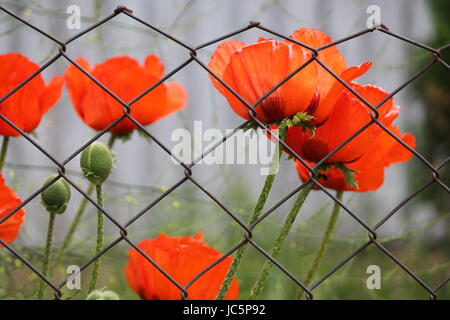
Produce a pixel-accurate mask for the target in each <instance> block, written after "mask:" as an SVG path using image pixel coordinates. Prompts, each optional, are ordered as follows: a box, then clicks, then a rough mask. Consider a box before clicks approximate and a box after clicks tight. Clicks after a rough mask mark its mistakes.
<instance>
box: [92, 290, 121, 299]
mask: <svg viewBox="0 0 450 320" xmlns="http://www.w3.org/2000/svg"><path fill="white" fill-rule="evenodd" d="M86 300H120V299H119V296H118V295H117V293H115V292H114V291H111V290H104V291H103V290H95V291H92V292H91V293H90V294H89V295H88V296H87V298H86Z"/></svg>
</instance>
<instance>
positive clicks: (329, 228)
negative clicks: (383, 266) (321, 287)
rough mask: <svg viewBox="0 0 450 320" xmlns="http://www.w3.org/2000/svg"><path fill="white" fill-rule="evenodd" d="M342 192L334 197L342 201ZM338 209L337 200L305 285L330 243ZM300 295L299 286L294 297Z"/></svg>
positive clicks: (308, 283) (301, 291)
mask: <svg viewBox="0 0 450 320" xmlns="http://www.w3.org/2000/svg"><path fill="white" fill-rule="evenodd" d="M343 194H344V192H342V191H337V192H336V198H337V199H338V200H339V201H342V196H343ZM340 209H341V206H340V205H339V204H338V203H337V202H335V203H334V206H333V212H332V213H331V217H330V220H328V225H327V228H326V230H325V234H324V236H323V238H322V242H321V243H320V246H319V249H318V250H317V252H316V254H315V256H314V260H313V262H312V263H311V266H310V267H309V270H308V273H307V275H306V280H305V282H304V284H305V286H309V285H310V284H311V281H312V279H313V278H314V275H315V274H316V272H317V269H318V268H319V265H320V262H321V261H322V258H323V256H324V254H325V251H326V249H327V247H328V244H329V243H330V240H331V236H332V235H333V230H334V227H335V226H336V222H337V219H338V216H339V211H340ZM302 297H303V289H302V288H300V289H299V290H298V291H297V294H296V298H297V299H302Z"/></svg>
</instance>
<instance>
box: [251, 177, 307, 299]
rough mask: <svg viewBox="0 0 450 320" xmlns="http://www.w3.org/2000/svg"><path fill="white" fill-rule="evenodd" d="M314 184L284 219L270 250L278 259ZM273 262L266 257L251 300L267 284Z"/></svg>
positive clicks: (300, 197) (301, 192) (301, 194)
mask: <svg viewBox="0 0 450 320" xmlns="http://www.w3.org/2000/svg"><path fill="white" fill-rule="evenodd" d="M313 186H314V184H313V183H309V184H307V185H306V186H305V187H304V188H303V189H302V190H301V191H300V193H299V194H298V197H297V200H295V203H294V206H293V207H292V209H291V211H290V212H289V215H288V216H287V218H286V220H285V221H284V224H283V226H282V228H281V230H280V233H279V235H278V237H277V239H276V240H275V243H274V245H273V247H272V249H271V251H270V255H271V256H272V257H273V258H274V259H277V258H278V257H279V255H280V252H281V249H282V248H283V245H284V243H285V241H286V238H287V236H288V234H289V231H290V230H291V228H292V224H293V223H294V221H295V218H296V217H297V214H298V213H299V211H300V209H301V208H302V206H303V203H304V202H305V200H306V198H307V197H308V195H309V193H310V192H311V189H312V187H313ZM272 266H273V263H272V261H270V260H269V259H266V261H265V262H264V266H263V267H262V269H261V271H260V273H259V275H258V277H257V278H256V281H255V283H254V284H253V287H252V289H251V290H250V294H249V295H248V299H249V300H255V299H257V298H258V297H259V295H260V293H261V291H262V289H263V288H264V286H265V285H266V282H267V279H268V277H269V274H270V270H271V269H272Z"/></svg>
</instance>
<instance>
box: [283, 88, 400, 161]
mask: <svg viewBox="0 0 450 320" xmlns="http://www.w3.org/2000/svg"><path fill="white" fill-rule="evenodd" d="M351 86H352V87H353V89H355V90H356V91H357V92H358V93H359V94H360V95H361V96H362V97H364V98H365V99H366V100H367V101H368V102H369V103H370V104H372V105H376V104H378V103H379V102H381V101H382V100H383V99H384V98H386V97H387V96H388V93H387V92H386V91H384V90H382V89H381V88H379V87H377V86H374V85H359V84H355V83H352V84H351ZM370 111H371V110H370V109H369V108H368V107H367V106H366V105H364V104H363V103H362V102H361V101H360V100H359V99H358V98H357V97H355V96H354V95H353V94H352V93H351V92H349V91H344V92H342V93H341V96H340V97H339V99H338V100H337V101H336V103H335V106H334V108H333V111H332V112H331V114H330V116H329V118H328V120H327V121H326V122H325V123H324V124H323V125H322V126H320V127H318V128H317V129H316V131H315V134H314V135H313V136H311V135H310V133H309V132H308V131H304V130H302V128H300V127H291V128H289V130H288V133H287V136H286V143H287V144H288V145H289V146H290V147H291V148H292V149H293V150H294V151H295V152H296V153H297V154H298V155H299V156H300V157H302V158H303V159H305V160H307V161H310V162H314V163H316V162H319V161H320V160H321V159H322V158H324V157H325V156H326V155H328V154H329V153H330V152H331V151H333V149H335V148H336V147H338V146H339V145H340V144H341V143H343V142H344V141H346V140H347V139H348V138H350V137H351V136H352V135H353V134H354V133H356V132H357V131H358V130H359V129H360V128H362V127H363V126H364V125H366V124H367V123H368V122H369V121H370V120H371V118H370ZM378 112H379V121H380V122H381V123H382V124H384V125H385V126H387V125H389V124H391V123H392V121H394V119H395V118H396V117H397V116H398V114H399V112H400V108H399V107H398V106H395V105H394V101H393V98H391V99H388V100H387V101H386V102H385V103H383V105H382V106H380V107H379V108H378ZM382 131H383V129H382V128H380V126H378V125H377V124H372V125H371V126H369V127H368V128H366V129H365V130H364V131H363V132H362V133H360V134H359V135H357V136H356V137H355V138H353V139H352V140H351V141H349V142H348V143H347V144H346V145H344V146H343V147H342V148H341V149H339V150H338V151H337V152H336V153H335V154H333V155H332V156H331V157H330V158H329V159H328V161H327V162H343V163H350V162H353V161H355V160H358V159H359V158H360V157H361V156H362V155H363V154H365V153H366V152H367V151H368V150H369V148H370V147H371V143H372V141H374V139H376V138H377V136H378V135H379V134H380V133H381V132H382Z"/></svg>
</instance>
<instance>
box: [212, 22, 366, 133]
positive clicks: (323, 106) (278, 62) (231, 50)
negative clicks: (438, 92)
mask: <svg viewBox="0 0 450 320" xmlns="http://www.w3.org/2000/svg"><path fill="white" fill-rule="evenodd" d="M291 37H292V38H293V39H295V40H297V41H300V42H302V43H304V44H307V45H309V46H312V47H320V46H322V45H325V44H328V43H331V42H332V39H331V38H330V37H328V36H327V35H326V34H325V33H323V32H321V31H318V30H313V29H306V28H304V29H300V30H297V31H295V32H294V33H293V34H292V35H291ZM310 58H311V52H310V51H309V50H307V49H304V48H303V47H301V46H299V45H297V44H294V43H292V42H290V41H283V42H281V41H276V40H273V39H264V38H261V39H260V40H259V42H258V43H256V44H251V45H247V44H246V43H244V42H239V41H235V40H231V41H226V42H223V43H222V44H220V45H219V46H218V47H217V49H216V50H215V52H214V54H213V55H212V57H211V60H210V62H209V64H208V67H209V68H210V69H211V70H212V71H213V72H214V73H215V74H216V75H217V76H218V77H219V78H221V79H222V80H223V81H224V82H225V83H226V84H227V85H228V86H230V87H231V88H232V89H233V90H234V91H236V93H238V94H239V95H240V96H241V97H242V98H243V99H244V100H245V101H246V102H247V103H249V104H254V103H255V102H256V101H258V99H260V98H261V97H262V96H263V95H264V94H266V93H267V92H268V91H269V90H270V89H272V88H273V87H275V86H276V85H277V84H279V83H280V82H281V81H282V80H283V79H284V78H286V77H287V76H288V75H290V74H291V73H292V72H294V71H295V70H296V69H297V68H298V67H300V66H301V65H302V64H304V63H305V62H306V61H307V60H308V59H310ZM318 58H319V59H320V60H321V61H323V62H324V63H325V64H326V65H327V66H328V67H329V68H330V69H331V70H332V71H333V72H335V73H336V74H337V75H339V76H340V77H341V78H342V79H343V80H345V81H351V80H353V79H355V78H357V77H359V76H360V75H362V74H363V73H364V72H366V71H367V70H368V69H369V67H370V65H371V64H370V63H369V62H366V63H364V64H362V65H361V66H359V67H351V68H348V67H347V65H346V63H345V60H344V58H343V56H342V55H341V54H340V53H339V51H338V50H337V49H336V48H335V47H334V46H333V47H330V48H327V49H324V50H322V51H320V52H319V55H318ZM210 78H211V80H212V82H213V84H214V86H215V87H216V89H217V90H218V91H219V92H220V93H221V94H222V95H224V96H225V98H226V99H227V100H228V102H229V104H230V105H231V107H232V108H233V110H234V111H235V112H236V113H237V114H238V115H239V116H241V117H242V118H244V119H249V116H248V109H247V108H246V107H245V105H244V104H243V103H242V102H240V101H239V100H238V99H237V98H236V97H234V95H233V94H232V93H230V92H229V91H228V90H227V89H226V88H225V87H224V86H223V85H222V84H221V83H220V82H219V81H217V80H216V79H215V78H214V77H212V76H210ZM342 89H344V87H343V86H342V85H341V84H340V83H339V82H338V81H337V80H336V79H335V78H333V77H332V76H331V75H330V74H329V73H328V72H327V71H326V70H325V69H323V68H322V67H321V66H319V65H318V63H317V62H315V61H314V62H312V63H310V64H309V65H308V66H307V67H305V68H304V69H303V70H301V71H300V72H298V73H297V74H296V75H295V76H293V77H292V78H291V79H289V80H288V81H287V82H286V83H284V84H283V85H282V86H281V87H280V88H278V89H277V90H276V91H275V92H274V93H272V94H271V95H270V96H269V97H267V98H266V99H265V100H263V101H262V102H261V103H260V104H258V105H257V106H256V109H255V110H256V113H257V118H258V119H259V120H261V121H263V122H275V121H279V120H282V119H284V118H287V117H290V116H293V115H295V114H296V113H298V112H306V113H308V114H309V115H312V116H314V119H313V120H312V121H311V124H315V125H319V124H321V123H322V122H323V121H324V120H326V118H327V117H328V114H329V113H330V111H331V107H330V105H333V103H334V100H335V99H337V97H338V96H339V94H340V92H341V91H342Z"/></svg>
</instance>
